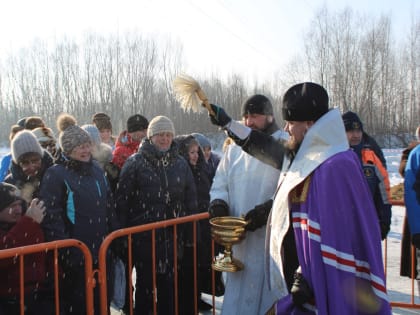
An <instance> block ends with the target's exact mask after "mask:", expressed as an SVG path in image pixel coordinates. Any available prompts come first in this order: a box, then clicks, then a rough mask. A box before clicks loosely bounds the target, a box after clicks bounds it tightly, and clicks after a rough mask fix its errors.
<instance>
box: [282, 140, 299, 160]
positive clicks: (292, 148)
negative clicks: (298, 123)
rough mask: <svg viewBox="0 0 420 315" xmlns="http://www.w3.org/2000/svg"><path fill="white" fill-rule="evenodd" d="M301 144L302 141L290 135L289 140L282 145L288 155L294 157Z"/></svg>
mask: <svg viewBox="0 0 420 315" xmlns="http://www.w3.org/2000/svg"><path fill="white" fill-rule="evenodd" d="M301 144H302V141H298V140H296V138H295V137H293V136H290V137H289V140H287V141H286V143H285V145H284V146H285V147H286V150H287V152H288V153H289V156H290V157H294V156H295V155H296V153H297V151H298V150H299V148H300V145H301Z"/></svg>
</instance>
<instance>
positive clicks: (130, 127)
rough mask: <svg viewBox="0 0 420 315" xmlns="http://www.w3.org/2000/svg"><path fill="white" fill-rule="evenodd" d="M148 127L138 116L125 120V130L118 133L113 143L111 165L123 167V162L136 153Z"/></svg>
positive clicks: (144, 119)
mask: <svg viewBox="0 0 420 315" xmlns="http://www.w3.org/2000/svg"><path fill="white" fill-rule="evenodd" d="M148 126H149V121H148V120H147V118H146V117H144V116H142V115H140V114H135V115H132V116H130V117H129V118H128V119H127V130H124V131H122V132H121V133H120V135H119V136H118V139H117V142H116V143H115V150H114V152H113V154H112V163H114V164H115V165H117V166H118V167H119V168H120V169H121V168H122V167H123V165H124V162H125V160H127V158H128V157H129V156H130V155H131V154H133V153H136V152H137V150H138V148H139V145H140V143H141V141H142V140H143V138H144V137H146V135H147V128H148Z"/></svg>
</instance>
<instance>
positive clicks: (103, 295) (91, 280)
mask: <svg viewBox="0 0 420 315" xmlns="http://www.w3.org/2000/svg"><path fill="white" fill-rule="evenodd" d="M392 205H393V206H404V202H403V201H392ZM205 219H208V213H201V214H196V215H192V216H187V217H182V218H177V219H171V220H166V221H160V222H156V223H150V224H145V225H140V226H135V227H130V228H125V229H121V230H117V231H114V232H113V233H111V234H109V235H108V236H107V237H106V238H105V239H104V241H103V243H102V245H101V248H100V250H99V264H98V269H95V270H93V267H92V266H93V263H92V256H91V254H90V251H89V249H88V248H87V246H86V245H85V244H83V243H82V242H80V241H78V240H74V239H69V240H62V241H54V242H47V243H41V244H36V245H30V246H24V247H17V248H11V249H5V250H0V259H6V258H12V257H14V258H19V268H20V275H21V276H20V293H21V294H20V305H21V312H20V314H21V315H23V314H24V307H23V306H24V303H25V302H24V294H23V292H24V276H23V274H24V270H23V266H24V256H25V255H28V254H33V253H37V252H45V251H50V250H52V251H53V254H54V297H55V312H56V314H59V313H60V312H59V310H60V301H59V292H60V291H59V287H60V286H59V266H58V249H61V248H66V247H77V248H79V249H80V250H81V252H82V253H83V255H84V257H85V275H86V314H87V315H93V314H94V310H93V289H94V287H95V286H96V284H98V285H99V290H100V314H101V315H108V314H109V301H108V299H107V296H108V295H107V293H108V287H107V281H106V274H107V268H108V267H109V266H107V264H106V253H107V250H108V249H109V247H110V245H111V243H112V242H113V241H115V240H116V239H118V238H121V237H125V238H127V244H128V247H127V255H128V259H127V263H128V266H127V269H126V270H127V271H128V275H126V280H127V281H128V283H129V292H127V294H129V301H130V314H133V308H132V306H133V304H134V302H133V294H132V293H133V286H132V282H131V279H132V270H133V263H132V258H133V254H132V237H133V234H137V233H142V232H146V231H151V233H152V253H151V255H152V268H153V269H152V271H151V272H152V274H153V297H154V299H153V300H154V303H153V304H154V305H153V312H154V314H157V302H156V300H157V298H156V270H155V266H156V242H155V232H156V230H157V229H161V228H167V227H170V226H173V233H174V258H176V257H177V246H176V244H177V243H176V242H177V226H178V225H180V224H192V225H193V242H194V244H195V245H196V244H197V222H198V221H200V220H205ZM211 250H212V256H213V257H214V243H212V249H211ZM193 251H194V255H193V256H194V258H193V259H194V262H193V266H194V295H195V296H197V294H200V292H198V289H197V259H196V257H197V255H196V254H197V246H193ZM414 253H415V249H414V247H413V246H412V257H411V258H412V263H411V266H412V270H411V272H412V274H414V272H415V270H414V266H415V264H414V259H415V255H414ZM384 267H385V273H386V272H387V241H386V240H385V251H384ZM174 272H175V276H174V292H175V299H174V301H175V314H179V313H178V299H177V297H178V273H177V259H174ZM95 274H96V275H97V278H98V281H97V283H96V281H95ZM411 284H412V287H411V302H410V303H404V302H400V301H391V306H392V307H400V308H407V309H420V304H416V303H414V277H412V280H411ZM212 293H213V294H212V295H213V299H212V304H213V315H214V314H215V274H214V271H213V272H212ZM194 309H195V313H196V314H198V305H197V299H194Z"/></svg>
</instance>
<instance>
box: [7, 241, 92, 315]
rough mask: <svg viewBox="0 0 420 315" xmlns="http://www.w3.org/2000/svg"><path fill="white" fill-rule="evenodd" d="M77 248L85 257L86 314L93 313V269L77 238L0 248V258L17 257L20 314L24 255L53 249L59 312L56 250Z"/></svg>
mask: <svg viewBox="0 0 420 315" xmlns="http://www.w3.org/2000/svg"><path fill="white" fill-rule="evenodd" d="M69 247H76V248H78V249H79V250H80V251H81V252H82V254H83V255H84V258H85V277H86V286H85V288H86V314H87V315H91V314H93V288H94V287H95V278H94V271H93V270H92V266H93V261H92V256H91V254H90V250H89V248H88V247H87V246H86V245H85V244H84V243H82V242H81V241H79V240H75V239H68V240H61V241H54V242H47V243H40V244H35V245H30V246H22V247H15V248H10V249H3V250H0V259H6V258H19V271H20V279H19V289H20V294H19V295H20V300H19V304H20V314H21V315H23V314H24V311H25V307H24V306H25V294H24V282H25V279H24V259H25V255H29V254H34V253H41V252H45V253H48V251H50V250H51V251H53V255H54V256H53V259H54V301H55V313H56V314H60V299H59V294H60V285H59V279H58V278H59V265H58V250H59V249H60V248H69Z"/></svg>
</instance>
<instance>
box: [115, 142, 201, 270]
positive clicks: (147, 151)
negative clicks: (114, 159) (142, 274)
mask: <svg viewBox="0 0 420 315" xmlns="http://www.w3.org/2000/svg"><path fill="white" fill-rule="evenodd" d="M116 198H117V213H118V215H119V216H120V221H121V223H122V224H123V226H125V227H130V226H135V225H141V224H146V223H151V222H157V221H162V220H168V219H173V218H176V217H181V216H186V215H191V214H194V213H196V212H197V198H196V188H195V184H194V178H193V176H192V173H191V170H190V167H189V165H188V163H187V161H186V160H185V159H184V158H183V157H181V156H180V155H179V154H178V148H177V146H176V144H175V143H172V146H171V148H170V149H169V150H168V151H166V152H161V151H158V150H157V149H156V147H155V146H154V145H153V144H152V143H151V142H150V140H149V139H146V140H144V142H143V144H142V146H141V147H140V149H139V152H138V153H136V154H134V155H132V156H130V157H129V158H128V159H127V160H126V162H125V163H124V166H123V168H122V170H121V173H120V177H119V184H118V188H117V193H116ZM178 232H179V236H178V237H180V239H179V240H178V243H182V241H183V240H182V226H180V227H179V229H178ZM172 236H173V234H172V228H164V229H159V230H157V231H156V250H157V254H156V255H157V260H158V264H159V265H160V266H161V267H162V268H160V269H161V270H166V268H165V266H163V265H162V263H163V264H166V267H168V266H173V237H172ZM150 238H151V233H150V232H146V233H141V234H139V235H136V236H135V243H138V242H146V243H150ZM139 246H141V245H139Z"/></svg>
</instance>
